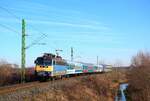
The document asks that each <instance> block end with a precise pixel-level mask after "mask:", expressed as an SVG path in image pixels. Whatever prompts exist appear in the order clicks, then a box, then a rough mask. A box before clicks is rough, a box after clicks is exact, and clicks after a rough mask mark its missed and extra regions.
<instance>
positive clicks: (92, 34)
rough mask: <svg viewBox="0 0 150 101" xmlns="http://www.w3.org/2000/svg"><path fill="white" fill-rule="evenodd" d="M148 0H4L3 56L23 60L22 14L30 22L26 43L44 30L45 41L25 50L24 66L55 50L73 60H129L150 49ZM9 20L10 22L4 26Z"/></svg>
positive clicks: (0, 5)
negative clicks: (59, 50)
mask: <svg viewBox="0 0 150 101" xmlns="http://www.w3.org/2000/svg"><path fill="white" fill-rule="evenodd" d="M149 4H150V1H148V0H143V1H137V0H133V1H131V0H126V1H120V0H113V1H111V0H105V1H102V0H86V2H85V1H80V0H62V1H58V0H51V1H41V0H36V1H31V0H13V2H12V0H1V1H0V33H1V37H0V45H1V50H0V59H3V60H6V61H8V62H10V63H15V64H18V65H20V64H21V63H20V61H21V20H22V19H25V22H26V34H27V35H28V36H27V37H26V45H27V46H29V45H31V43H33V42H34V40H36V39H37V38H38V37H41V35H42V33H44V34H46V35H47V36H46V37H45V38H43V39H42V40H41V39H39V40H40V43H46V45H43V46H41V45H35V46H32V47H30V48H29V49H27V51H26V67H28V66H34V60H35V59H36V57H39V56H41V55H42V54H43V53H47V52H48V53H55V50H56V49H62V50H63V51H62V52H60V55H61V56H62V57H63V58H65V59H70V58H71V57H70V54H71V53H70V51H71V50H70V48H71V47H73V48H74V58H75V61H82V62H88V63H95V64H96V60H97V56H99V62H101V63H102V62H103V63H106V64H117V63H120V64H121V65H123V66H127V65H130V60H131V58H132V56H134V55H136V54H137V52H138V51H141V50H142V51H150V46H149V40H150V29H149V26H150V19H149V18H150V12H149V10H150V6H149ZM5 26H7V27H5Z"/></svg>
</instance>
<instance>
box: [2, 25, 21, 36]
mask: <svg viewBox="0 0 150 101" xmlns="http://www.w3.org/2000/svg"><path fill="white" fill-rule="evenodd" d="M0 26H1V27H3V28H5V29H7V30H9V31H12V32H15V33H17V34H19V35H20V32H18V31H16V30H14V29H12V28H10V27H8V26H6V25H3V24H1V23H0Z"/></svg>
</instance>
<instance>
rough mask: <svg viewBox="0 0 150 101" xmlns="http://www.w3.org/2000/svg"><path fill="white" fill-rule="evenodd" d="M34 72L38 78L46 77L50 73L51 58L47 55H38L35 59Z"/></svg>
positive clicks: (51, 68) (51, 66)
mask: <svg viewBox="0 0 150 101" xmlns="http://www.w3.org/2000/svg"><path fill="white" fill-rule="evenodd" d="M34 63H35V65H36V66H35V73H36V76H37V77H38V78H41V77H42V78H48V77H50V76H51V75H52V71H53V59H52V58H51V57H49V56H43V57H38V58H37V59H36V60H35V62H34Z"/></svg>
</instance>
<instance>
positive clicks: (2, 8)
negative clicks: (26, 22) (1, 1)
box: [0, 6, 47, 48]
mask: <svg viewBox="0 0 150 101" xmlns="http://www.w3.org/2000/svg"><path fill="white" fill-rule="evenodd" d="M0 9H1V10H3V11H5V12H7V13H9V14H10V15H12V16H13V17H14V18H15V19H17V20H19V21H20V20H21V17H19V16H17V15H16V14H14V13H13V12H11V11H10V10H9V9H7V8H5V7H2V6H0ZM0 25H1V26H2V27H4V28H6V29H8V30H10V31H13V32H15V33H19V35H20V32H18V31H16V30H14V29H12V28H10V27H7V26H5V25H2V24H0ZM30 27H32V29H34V30H35V31H37V32H38V33H39V34H42V35H41V36H40V37H38V38H37V39H35V40H34V41H33V42H32V43H31V44H30V45H29V46H27V48H29V47H31V46H33V45H35V44H37V42H39V40H40V41H41V40H42V39H44V38H46V37H47V35H46V34H45V33H43V32H42V31H39V29H37V28H35V27H34V26H32V25H30ZM26 36H29V35H27V34H26ZM43 36H44V37H43Z"/></svg>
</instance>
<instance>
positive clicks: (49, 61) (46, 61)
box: [44, 60, 52, 66]
mask: <svg viewBox="0 0 150 101" xmlns="http://www.w3.org/2000/svg"><path fill="white" fill-rule="evenodd" d="M44 65H45V66H50V65H52V60H44Z"/></svg>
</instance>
